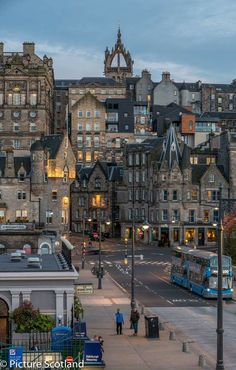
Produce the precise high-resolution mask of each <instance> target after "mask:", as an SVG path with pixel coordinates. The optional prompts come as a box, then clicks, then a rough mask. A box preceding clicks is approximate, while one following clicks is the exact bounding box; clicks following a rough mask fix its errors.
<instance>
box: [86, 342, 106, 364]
mask: <svg viewBox="0 0 236 370" xmlns="http://www.w3.org/2000/svg"><path fill="white" fill-rule="evenodd" d="M84 362H85V364H92V365H94V364H103V361H102V349H101V344H100V342H98V341H95V340H86V341H85V342H84Z"/></svg>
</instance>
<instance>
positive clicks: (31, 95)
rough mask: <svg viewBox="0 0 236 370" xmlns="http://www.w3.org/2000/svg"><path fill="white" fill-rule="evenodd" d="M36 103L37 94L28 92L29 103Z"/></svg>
mask: <svg viewBox="0 0 236 370" xmlns="http://www.w3.org/2000/svg"><path fill="white" fill-rule="evenodd" d="M13 104H14V103H13ZM36 104H37V94H35V93H33V94H30V105H36Z"/></svg>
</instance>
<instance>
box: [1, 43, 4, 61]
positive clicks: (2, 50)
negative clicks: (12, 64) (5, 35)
mask: <svg viewBox="0 0 236 370" xmlns="http://www.w3.org/2000/svg"><path fill="white" fill-rule="evenodd" d="M3 53H4V43H3V42H0V57H2V56H3Z"/></svg>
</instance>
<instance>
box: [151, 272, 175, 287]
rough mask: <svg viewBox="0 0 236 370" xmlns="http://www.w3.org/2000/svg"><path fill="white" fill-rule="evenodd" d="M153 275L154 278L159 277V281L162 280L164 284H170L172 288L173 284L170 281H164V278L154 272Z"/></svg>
mask: <svg viewBox="0 0 236 370" xmlns="http://www.w3.org/2000/svg"><path fill="white" fill-rule="evenodd" d="M151 274H152V275H153V276H155V277H157V278H158V279H160V280H162V281H164V283H166V284H168V285H170V286H171V283H170V282H169V281H168V280H166V279H164V278H161V277H160V276H159V275H157V274H155V273H154V272H151Z"/></svg>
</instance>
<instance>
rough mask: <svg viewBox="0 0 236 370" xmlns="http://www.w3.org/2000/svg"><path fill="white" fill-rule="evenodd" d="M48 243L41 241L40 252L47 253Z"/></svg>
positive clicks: (48, 251)
mask: <svg viewBox="0 0 236 370" xmlns="http://www.w3.org/2000/svg"><path fill="white" fill-rule="evenodd" d="M49 253H50V245H49V244H48V243H43V244H41V245H40V254H49Z"/></svg>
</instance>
